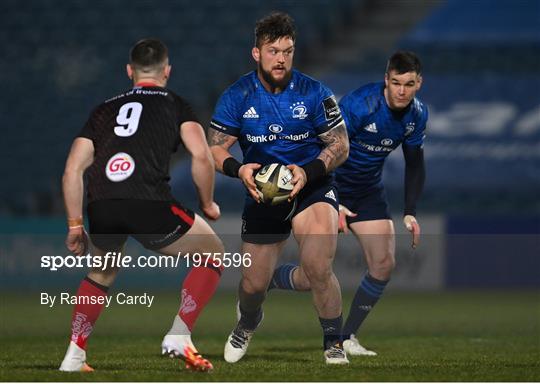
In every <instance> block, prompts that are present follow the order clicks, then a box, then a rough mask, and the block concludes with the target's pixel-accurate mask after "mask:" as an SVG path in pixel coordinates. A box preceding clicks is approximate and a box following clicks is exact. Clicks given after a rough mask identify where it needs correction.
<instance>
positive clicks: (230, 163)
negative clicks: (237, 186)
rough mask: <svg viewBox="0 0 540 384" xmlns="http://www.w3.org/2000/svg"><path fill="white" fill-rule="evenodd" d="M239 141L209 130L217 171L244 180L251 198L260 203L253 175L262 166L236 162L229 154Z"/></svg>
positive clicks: (209, 142) (209, 141)
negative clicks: (230, 149)
mask: <svg viewBox="0 0 540 384" xmlns="http://www.w3.org/2000/svg"><path fill="white" fill-rule="evenodd" d="M237 141H238V139H237V138H236V137H234V136H231V135H227V134H225V133H223V132H219V131H217V130H215V129H213V128H209V129H208V144H209V145H210V150H211V151H212V156H214V164H215V165H216V169H217V170H218V171H219V172H221V173H223V174H224V175H227V176H230V177H237V178H239V179H240V180H242V182H243V183H244V186H245V187H246V189H247V190H248V192H249V194H250V195H251V197H253V199H255V201H257V202H260V196H259V194H258V193H257V187H256V186H255V179H254V178H253V174H254V173H255V171H256V170H257V169H259V168H260V167H261V165H260V164H257V163H249V164H242V163H240V162H239V161H238V160H236V159H235V158H234V157H233V156H232V155H231V153H230V152H229V148H231V147H232V146H233V145H234V143H236V142H237Z"/></svg>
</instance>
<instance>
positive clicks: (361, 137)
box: [336, 82, 428, 197]
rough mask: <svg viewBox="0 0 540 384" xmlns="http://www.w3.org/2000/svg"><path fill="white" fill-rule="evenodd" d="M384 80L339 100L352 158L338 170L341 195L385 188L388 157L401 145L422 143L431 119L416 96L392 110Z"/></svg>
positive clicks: (361, 193) (354, 194) (364, 192)
mask: <svg viewBox="0 0 540 384" xmlns="http://www.w3.org/2000/svg"><path fill="white" fill-rule="evenodd" d="M383 91H384V82H379V83H372V84H367V85H365V86H363V87H360V88H358V89H357V90H355V91H353V92H350V93H348V94H347V95H345V96H344V97H343V98H342V99H341V100H340V102H339V106H340V109H341V113H342V115H343V119H344V120H345V123H346V124H347V131H348V134H349V141H350V149H349V158H348V159H347V161H345V163H343V164H342V165H341V166H340V167H339V168H338V169H336V181H337V183H338V191H339V194H340V196H346V197H358V196H359V195H360V196H361V195H365V194H368V193H370V192H372V191H374V190H377V189H382V188H383V185H382V169H383V165H384V161H385V159H386V157H387V156H388V155H389V154H390V152H392V151H393V150H394V149H396V148H397V147H398V146H399V145H400V144H403V145H407V146H422V145H423V142H424V136H425V135H424V131H425V129H426V122H427V120H428V111H427V108H426V106H425V105H424V104H423V103H422V102H421V101H420V100H418V99H417V98H415V99H414V100H413V101H412V102H411V104H410V105H409V106H408V107H407V108H406V109H405V110H404V111H400V112H393V111H392V110H390V108H389V107H388V105H387V103H386V100H385V98H384V93H383Z"/></svg>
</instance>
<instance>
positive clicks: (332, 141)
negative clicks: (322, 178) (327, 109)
mask: <svg viewBox="0 0 540 384" xmlns="http://www.w3.org/2000/svg"><path fill="white" fill-rule="evenodd" d="M319 138H320V139H321V141H322V142H323V143H324V149H323V150H322V151H321V153H320V154H319V156H318V157H317V158H318V159H321V160H322V161H323V162H324V165H325V166H326V172H330V171H333V170H334V169H336V168H337V167H338V166H340V165H341V164H342V163H343V162H344V161H345V160H347V157H349V136H348V135H347V128H346V126H345V123H344V122H343V121H342V122H341V123H339V124H338V125H336V126H335V127H334V128H332V129H330V130H329V131H327V132H325V133H323V134H321V135H319Z"/></svg>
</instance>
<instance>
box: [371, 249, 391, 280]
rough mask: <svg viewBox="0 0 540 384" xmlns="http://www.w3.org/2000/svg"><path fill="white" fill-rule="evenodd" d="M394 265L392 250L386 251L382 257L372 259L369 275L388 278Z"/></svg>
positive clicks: (381, 278) (382, 278) (383, 278)
mask: <svg viewBox="0 0 540 384" xmlns="http://www.w3.org/2000/svg"><path fill="white" fill-rule="evenodd" d="M395 267H396V260H395V258H394V254H393V252H388V253H387V254H386V255H384V257H382V258H378V259H376V260H374V261H373V263H372V265H371V268H370V271H369V273H370V275H371V276H373V277H374V278H376V279H380V280H388V279H390V276H391V274H392V272H393V270H394V269H395Z"/></svg>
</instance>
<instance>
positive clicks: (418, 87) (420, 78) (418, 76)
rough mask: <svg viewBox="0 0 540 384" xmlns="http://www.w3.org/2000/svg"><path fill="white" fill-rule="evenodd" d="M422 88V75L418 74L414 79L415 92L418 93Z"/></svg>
mask: <svg viewBox="0 0 540 384" xmlns="http://www.w3.org/2000/svg"><path fill="white" fill-rule="evenodd" d="M421 87H422V75H420V74H418V75H417V77H416V90H417V91H418V90H419V89H420V88H421Z"/></svg>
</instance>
